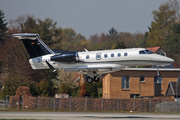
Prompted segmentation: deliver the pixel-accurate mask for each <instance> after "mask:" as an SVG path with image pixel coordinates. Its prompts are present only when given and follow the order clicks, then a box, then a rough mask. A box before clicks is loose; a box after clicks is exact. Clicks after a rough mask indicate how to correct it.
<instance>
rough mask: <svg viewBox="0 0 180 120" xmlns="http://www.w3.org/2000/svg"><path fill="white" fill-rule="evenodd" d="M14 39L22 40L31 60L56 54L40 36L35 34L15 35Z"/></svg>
mask: <svg viewBox="0 0 180 120" xmlns="http://www.w3.org/2000/svg"><path fill="white" fill-rule="evenodd" d="M12 36H13V37H17V38H19V40H22V42H23V44H24V46H25V47H26V50H27V52H28V53H29V55H30V57H31V58H35V57H39V56H43V55H47V54H55V53H54V52H53V51H52V50H51V49H50V48H49V47H48V46H47V45H46V44H45V43H44V42H43V41H42V40H41V39H40V36H39V34H33V33H20V34H13V35H12Z"/></svg>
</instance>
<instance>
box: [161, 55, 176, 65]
mask: <svg viewBox="0 0 180 120" xmlns="http://www.w3.org/2000/svg"><path fill="white" fill-rule="evenodd" d="M158 56H159V57H158V61H159V63H160V64H162V65H170V64H172V63H173V62H174V60H173V59H172V58H169V57H166V56H161V55H158Z"/></svg>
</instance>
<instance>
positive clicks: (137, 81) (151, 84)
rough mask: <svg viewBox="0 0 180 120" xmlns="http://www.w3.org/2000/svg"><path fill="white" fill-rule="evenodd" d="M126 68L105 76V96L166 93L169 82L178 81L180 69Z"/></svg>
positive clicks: (129, 96) (131, 96)
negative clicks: (158, 72)
mask: <svg viewBox="0 0 180 120" xmlns="http://www.w3.org/2000/svg"><path fill="white" fill-rule="evenodd" d="M159 70H160V72H161V76H157V68H125V69H124V70H121V71H117V72H113V73H109V74H107V75H105V76H104V78H103V98H112V99H113V98H119V99H123V98H134V97H147V96H149V97H150V96H151V97H152V96H161V95H166V91H167V88H168V85H169V82H176V81H177V79H178V76H180V69H177V68H173V69H169V68H168V69H167V68H160V69H159Z"/></svg>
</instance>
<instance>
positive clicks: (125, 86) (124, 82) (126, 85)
mask: <svg viewBox="0 0 180 120" xmlns="http://www.w3.org/2000/svg"><path fill="white" fill-rule="evenodd" d="M122 89H129V76H122Z"/></svg>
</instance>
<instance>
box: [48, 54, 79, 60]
mask: <svg viewBox="0 0 180 120" xmlns="http://www.w3.org/2000/svg"><path fill="white" fill-rule="evenodd" d="M78 60H79V59H78V55H77V52H74V53H64V54H60V55H55V56H52V57H51V61H57V62H77V61H78Z"/></svg>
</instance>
